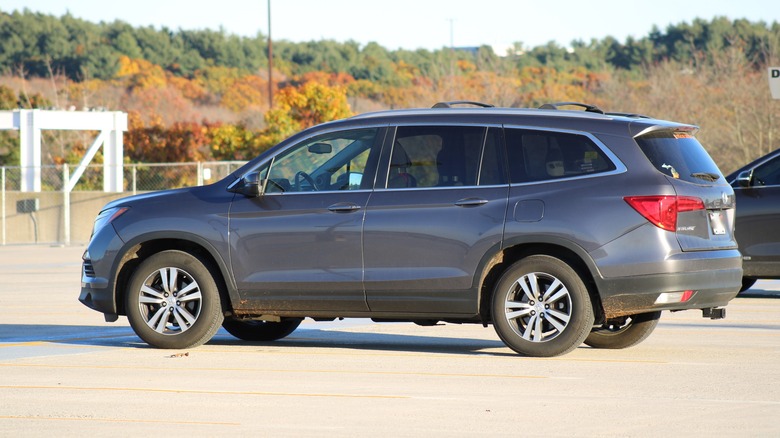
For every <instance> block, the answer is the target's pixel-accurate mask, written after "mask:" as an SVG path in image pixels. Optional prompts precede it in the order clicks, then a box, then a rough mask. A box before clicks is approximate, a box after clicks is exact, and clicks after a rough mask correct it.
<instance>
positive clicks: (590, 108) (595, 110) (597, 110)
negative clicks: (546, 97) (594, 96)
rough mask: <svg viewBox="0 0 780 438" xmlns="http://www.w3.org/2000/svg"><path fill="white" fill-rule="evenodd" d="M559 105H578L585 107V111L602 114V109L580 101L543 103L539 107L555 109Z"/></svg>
mask: <svg viewBox="0 0 780 438" xmlns="http://www.w3.org/2000/svg"><path fill="white" fill-rule="evenodd" d="M561 106H579V107H582V108H585V112H589V113H599V114H604V110H602V109H601V108H599V107H597V106H596V105H588V104H587V103H580V102H555V103H545V104H544V105H542V106H540V107H539V109H553V110H557V109H559V108H558V107H561Z"/></svg>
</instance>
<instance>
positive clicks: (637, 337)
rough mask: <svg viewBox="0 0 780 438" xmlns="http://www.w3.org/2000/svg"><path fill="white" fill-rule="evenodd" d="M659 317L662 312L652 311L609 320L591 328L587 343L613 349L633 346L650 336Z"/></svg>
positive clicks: (586, 339)
mask: <svg viewBox="0 0 780 438" xmlns="http://www.w3.org/2000/svg"><path fill="white" fill-rule="evenodd" d="M659 318H661V312H651V313H643V314H641V315H631V316H627V317H624V318H619V319H617V320H611V321H607V322H606V323H604V324H602V325H601V326H600V327H595V328H593V330H591V332H590V334H589V335H588V337H587V338H585V344H587V345H590V346H591V347H593V348H606V349H613V350H617V349H620V348H628V347H633V346H634V345H636V344H638V343H640V342H642V341H644V340H645V339H647V337H648V336H650V333H652V332H653V330H655V327H656V326H657V325H658V319H659Z"/></svg>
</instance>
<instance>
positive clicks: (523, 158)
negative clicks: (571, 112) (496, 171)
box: [504, 128, 615, 183]
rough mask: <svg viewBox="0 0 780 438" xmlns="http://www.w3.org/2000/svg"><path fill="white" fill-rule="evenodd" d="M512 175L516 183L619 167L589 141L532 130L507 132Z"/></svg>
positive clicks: (577, 137)
mask: <svg viewBox="0 0 780 438" xmlns="http://www.w3.org/2000/svg"><path fill="white" fill-rule="evenodd" d="M504 135H505V138H506V149H507V156H508V160H509V175H510V178H511V181H512V182H513V183H526V182H534V181H546V180H553V179H561V178H570V177H577V176H584V175H590V174H595V173H600V172H606V171H610V170H614V169H615V165H614V164H612V162H611V161H610V160H609V159H608V158H607V156H606V155H605V154H604V152H603V151H602V150H601V149H599V147H598V146H596V144H595V143H594V142H593V140H591V139H590V138H589V137H587V136H585V135H581V134H572V133H568V132H554V131H536V130H531V129H515V128H510V129H505V130H504Z"/></svg>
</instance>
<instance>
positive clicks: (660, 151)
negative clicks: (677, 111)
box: [636, 131, 723, 184]
mask: <svg viewBox="0 0 780 438" xmlns="http://www.w3.org/2000/svg"><path fill="white" fill-rule="evenodd" d="M636 142H637V144H639V148H640V149H642V152H644V154H645V156H646V157H647V159H648V160H650V162H651V163H652V164H653V166H655V168H656V169H657V170H658V171H659V172H661V173H663V174H664V175H667V176H670V177H672V178H675V179H680V180H683V181H688V182H692V183H696V184H704V183H707V182H713V181H716V180H717V179H719V178H722V177H723V176H722V175H721V173H720V170H719V169H718V166H717V165H716V164H715V162H714V161H712V158H711V157H710V155H709V154H708V153H707V151H706V150H705V149H704V147H703V146H702V145H701V143H699V141H698V140H696V138H695V137H694V136H693V135H691V134H690V133H687V132H680V131H660V132H652V133H649V134H645V135H643V136H641V137H637V139H636Z"/></svg>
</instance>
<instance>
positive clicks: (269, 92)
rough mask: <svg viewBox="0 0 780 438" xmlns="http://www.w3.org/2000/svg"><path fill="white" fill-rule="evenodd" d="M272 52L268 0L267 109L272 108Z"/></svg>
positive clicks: (269, 3) (269, 4)
mask: <svg viewBox="0 0 780 438" xmlns="http://www.w3.org/2000/svg"><path fill="white" fill-rule="evenodd" d="M273 56H274V50H273V42H272V41H271V0H268V109H269V110H270V109H271V108H273V107H274V58H273Z"/></svg>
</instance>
